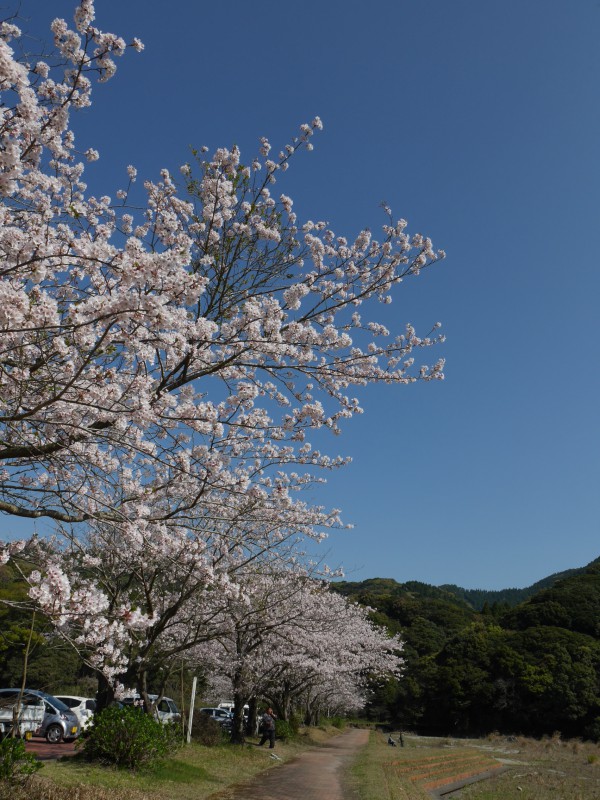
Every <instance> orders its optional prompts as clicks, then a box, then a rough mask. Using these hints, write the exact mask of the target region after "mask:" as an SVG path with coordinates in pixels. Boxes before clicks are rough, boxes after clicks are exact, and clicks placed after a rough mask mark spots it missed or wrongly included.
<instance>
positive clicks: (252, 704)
mask: <svg viewBox="0 0 600 800" xmlns="http://www.w3.org/2000/svg"><path fill="white" fill-rule="evenodd" d="M248 706H249V710H248V722H247V723H246V736H254V734H255V733H256V730H257V727H258V700H257V699H256V697H251V698H250V700H249V701H248Z"/></svg>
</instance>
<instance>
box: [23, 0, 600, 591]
mask: <svg viewBox="0 0 600 800" xmlns="http://www.w3.org/2000/svg"><path fill="white" fill-rule="evenodd" d="M71 7H72V2H70V1H69V2H67V0H52V2H50V3H38V2H33V0H24V2H23V4H22V14H23V15H24V16H25V15H27V14H28V13H30V14H31V15H33V16H32V17H31V24H30V25H29V28H30V29H31V30H34V29H37V30H40V29H41V26H42V24H44V25H46V23H48V22H49V21H50V20H51V18H52V17H54V16H58V15H61V16H69V18H71ZM97 12H98V13H97V24H98V26H99V27H100V28H103V29H105V30H110V31H115V32H118V33H121V34H122V35H123V36H125V38H128V39H131V38H132V37H133V36H138V37H139V38H141V39H142V40H143V41H144V43H145V45H146V50H145V51H144V52H143V53H142V54H141V55H136V54H135V53H133V52H132V53H130V54H128V55H127V56H126V57H125V58H124V59H122V60H121V61H120V63H119V71H118V75H117V77H116V78H115V79H114V80H113V81H111V82H110V83H109V84H107V85H106V86H100V87H98V89H97V90H96V92H95V100H96V102H95V105H94V106H93V107H92V109H91V110H89V111H86V112H85V114H80V115H79V118H78V120H77V123H76V131H77V132H78V140H77V141H78V144H79V145H80V147H81V148H82V149H85V148H86V147H89V146H92V147H96V148H97V149H98V150H100V152H101V156H102V158H101V160H100V161H99V162H97V164H94V165H91V166H90V168H89V170H88V173H87V177H88V182H89V183H90V185H91V186H92V187H93V188H94V190H95V191H100V190H102V191H107V192H108V193H110V192H114V189H115V187H116V186H117V185H120V184H121V182H122V181H121V176H122V175H123V171H124V169H125V167H126V165H127V164H130V163H132V164H135V165H136V166H137V167H138V168H139V170H140V172H141V174H142V176H149V177H152V176H155V175H156V174H157V172H158V170H159V169H160V168H161V167H162V166H167V167H170V168H176V167H177V165H179V164H180V163H182V162H184V161H185V160H187V157H188V147H189V145H196V146H199V145H202V144H206V145H208V146H209V147H210V148H211V150H212V149H213V148H215V147H217V146H221V145H230V144H232V143H234V142H235V143H237V144H239V145H240V147H241V148H242V155H243V156H244V155H245V156H246V158H249V157H250V155H253V154H254V152H255V149H256V142H257V140H258V138H259V137H260V136H261V135H266V136H268V137H269V139H270V140H271V141H272V143H273V146H274V148H275V149H276V150H277V148H278V146H279V145H282V144H284V143H285V142H287V141H288V140H289V138H290V136H291V135H293V133H294V132H295V130H296V128H297V126H298V125H299V124H300V123H302V122H304V121H309V120H310V119H312V117H314V116H315V115H316V114H318V115H320V116H321V117H322V119H323V121H324V124H325V131H324V133H323V134H321V135H319V136H318V137H317V138H316V139H315V151H314V152H313V153H311V154H308V153H307V154H303V155H302V156H301V158H300V159H299V160H297V161H296V163H295V164H294V165H293V168H291V169H290V170H289V172H288V173H287V175H286V177H285V182H283V183H281V184H280V186H281V190H282V191H285V192H286V193H287V194H290V195H291V196H292V197H293V198H294V199H295V203H296V210H297V211H298V212H299V215H300V217H301V218H311V219H326V220H328V221H329V222H330V224H331V226H332V227H333V228H334V230H336V232H337V233H338V234H347V235H349V236H351V235H353V234H355V233H356V232H357V231H358V230H359V229H360V228H361V227H363V226H365V225H367V226H369V227H371V228H372V229H373V230H375V229H376V228H377V227H378V226H379V225H380V223H381V222H382V221H383V220H382V217H381V212H380V210H379V203H380V202H381V201H382V200H386V201H387V202H388V203H389V204H390V205H391V206H392V208H393V210H394V212H395V214H397V215H398V216H404V217H405V218H406V219H408V221H409V223H410V230H411V231H417V230H418V231H421V232H423V233H425V234H427V235H430V236H431V237H432V238H433V241H434V244H435V245H436V246H437V247H443V248H444V249H445V250H446V251H447V252H448V258H447V260H446V261H445V262H443V263H442V264H441V265H440V266H439V267H438V268H435V269H434V270H432V271H430V272H429V273H428V274H424V275H423V276H422V277H421V278H419V280H417V281H414V282H412V283H411V284H410V285H408V284H404V285H403V287H402V289H403V291H402V292H401V294H400V296H399V297H398V299H397V301H396V302H395V303H394V304H393V305H392V306H391V307H389V314H388V316H387V322H388V325H389V326H392V327H393V326H397V327H398V328H400V327H403V326H404V324H405V323H406V322H407V321H411V322H413V323H414V324H416V325H417V328H418V329H419V330H421V331H422V332H423V333H425V332H426V331H427V330H428V329H429V326H430V325H431V324H433V323H434V322H436V321H438V320H440V321H441V322H442V323H443V326H444V328H443V329H444V331H445V333H446V335H447V343H446V345H444V346H443V348H441V349H440V350H439V352H436V357H437V356H438V355H443V356H444V357H445V358H446V376H447V377H446V380H445V382H443V383H436V384H428V385H419V386H413V387H395V388H389V387H381V388H377V389H375V390H371V391H368V392H367V393H365V394H364V396H363V397H362V400H363V405H364V407H365V409H366V413H365V415H364V416H363V417H362V418H359V419H357V420H355V421H353V422H352V423H350V424H349V425H348V426H347V428H346V430H345V434H344V436H343V437H341V438H339V439H336V440H335V441H332V442H331V446H330V448H329V449H330V451H331V452H343V453H345V454H349V455H351V456H353V458H354V462H353V464H352V466H351V467H350V468H347V469H346V470H345V471H343V472H340V473H338V474H336V475H334V476H331V478H330V481H329V484H328V487H327V488H326V489H325V490H323V491H322V493H321V494H315V495H314V499H315V501H318V502H322V503H323V504H326V505H335V506H341V507H342V508H343V509H344V517H345V519H346V520H347V521H348V522H353V523H354V525H355V528H354V530H353V531H350V532H343V533H338V534H333V535H332V537H331V539H330V541H329V543H328V548H329V554H328V560H329V561H330V562H331V563H333V564H334V565H335V564H338V563H343V564H344V566H345V567H346V570H347V574H348V578H349V579H351V580H361V579H363V578H367V577H372V576H381V577H392V578H395V579H396V580H399V581H405V580H422V581H425V582H427V583H432V584H440V583H457V584H460V585H463V586H466V587H471V588H475V587H481V588H488V589H495V588H503V587H508V586H526V585H528V584H530V583H532V582H534V581H536V580H538V579H540V578H542V577H544V576H546V575H548V574H550V573H552V572H556V571H560V570H563V569H566V568H569V567H575V566H582V565H584V564H586V563H588V562H589V561H591V560H592V559H594V558H596V557H597V556H599V555H600V546H599V545H600V543H599V539H598V526H599V520H600V513H599V512H600V491H599V490H598V478H599V475H600V470H599V466H600V464H599V461H600V456H599V452H600V449H599V430H598V400H599V388H600V381H599V377H598V348H599V338H598V324H597V320H598V311H597V306H598V299H599V289H600V272H599V269H600V265H599V255H598V254H599V251H600V247H599V244H600V242H599V224H598V223H599V214H600V191H599V177H600V162H599V158H598V153H599V142H600V47H599V45H598V42H599V41H600V3H599V2H597V0H502V2H500V0H486V1H485V2H482V0H451V1H450V0H393V1H392V0H388V1H387V2H382V0H371V2H369V3H365V2H364V1H363V2H357V0H344V1H343V2H342V0H336V2H331V1H330V2H327V0H321V2H316V0H304V2H303V3H299V4H298V3H282V2H281V1H280V0H253V2H244V1H243V0H230V2H227V3H224V2H220V3H219V2H217V3H208V2H202V1H201V0H199V1H198V2H195V1H192V0H187V2H186V1H185V0H179V2H176V3H165V2H162V0H160V1H159V0H127V1H126V2H123V0H119V1H118V2H117V0H98V2H97Z"/></svg>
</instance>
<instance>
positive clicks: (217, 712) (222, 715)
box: [200, 708, 233, 728]
mask: <svg viewBox="0 0 600 800" xmlns="http://www.w3.org/2000/svg"><path fill="white" fill-rule="evenodd" d="M200 713H201V714H206V716H207V717H210V718H211V719H214V721H215V722H218V723H219V725H221V726H222V727H223V728H231V725H232V722H233V720H232V716H231V714H230V713H229V711H227V710H226V709H225V708H201V709H200Z"/></svg>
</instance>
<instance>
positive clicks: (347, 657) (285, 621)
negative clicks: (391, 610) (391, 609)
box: [195, 571, 402, 742]
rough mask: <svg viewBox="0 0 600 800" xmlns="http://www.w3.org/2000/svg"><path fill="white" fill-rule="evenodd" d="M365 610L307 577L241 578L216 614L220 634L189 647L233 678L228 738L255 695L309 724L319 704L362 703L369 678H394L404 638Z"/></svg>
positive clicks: (239, 727)
mask: <svg viewBox="0 0 600 800" xmlns="http://www.w3.org/2000/svg"><path fill="white" fill-rule="evenodd" d="M368 612H369V609H367V608H364V607H360V606H357V605H355V604H353V603H350V602H348V601H347V600H346V599H345V598H343V597H342V596H341V595H339V594H336V593H334V592H332V591H331V590H330V589H329V586H328V584H327V583H325V582H323V581H316V580H313V579H310V578H309V577H307V576H306V575H301V574H296V575H295V576H292V575H291V574H289V573H287V574H269V573H265V572H261V571H258V572H255V573H254V574H253V575H252V576H246V580H245V582H244V588H243V589H242V590H241V592H240V594H239V595H238V596H237V597H236V598H230V600H229V602H228V603H227V606H226V608H225V609H223V611H222V612H220V613H219V615H218V616H219V618H220V620H221V622H220V628H221V630H220V632H219V633H218V634H217V635H215V636H214V637H213V638H212V639H211V640H210V641H209V642H207V643H206V644H204V645H200V646H199V647H198V648H197V649H196V651H195V657H196V658H197V659H198V660H199V662H200V663H203V664H204V665H205V667H206V668H208V669H209V670H210V671H211V672H212V673H215V674H217V675H219V676H225V677H227V678H228V679H229V681H230V683H231V686H232V694H233V698H234V703H235V709H234V730H233V739H234V741H238V742H239V741H243V733H244V731H243V708H244V705H245V704H246V703H249V702H251V701H252V700H253V699H254V698H258V697H265V698H268V699H269V701H270V702H271V704H272V705H273V707H274V708H276V710H277V712H278V715H279V716H280V717H281V718H282V719H289V718H290V716H291V714H292V711H293V710H294V709H300V710H301V713H302V714H303V716H304V717H305V719H306V720H307V721H308V722H314V720H315V719H318V716H319V713H320V712H321V711H322V710H323V709H325V708H328V709H330V710H331V709H336V710H342V709H343V710H348V709H355V708H359V707H361V706H363V705H364V701H365V698H364V695H363V694H362V693H361V692H363V691H364V690H365V689H366V687H367V685H368V684H369V682H371V681H373V680H375V679H377V678H381V677H383V676H389V675H399V673H400V670H401V666H402V658H401V655H400V653H401V650H402V642H401V641H400V639H399V637H389V636H388V635H387V633H386V632H385V631H384V630H382V629H381V628H378V627H377V626H375V625H374V624H373V623H371V622H370V621H369V619H368Z"/></svg>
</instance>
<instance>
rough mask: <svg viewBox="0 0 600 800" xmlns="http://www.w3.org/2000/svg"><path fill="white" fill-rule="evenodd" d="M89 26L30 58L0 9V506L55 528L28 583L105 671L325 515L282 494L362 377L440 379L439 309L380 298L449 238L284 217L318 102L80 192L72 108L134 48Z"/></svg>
mask: <svg viewBox="0 0 600 800" xmlns="http://www.w3.org/2000/svg"><path fill="white" fill-rule="evenodd" d="M94 20H95V8H94V3H93V2H92V0H82V1H81V2H80V3H79V5H78V6H77V8H76V10H75V25H74V28H71V27H69V25H68V24H67V22H66V21H64V20H61V19H57V20H55V21H54V22H53V23H52V32H53V36H54V45H55V53H54V54H52V55H51V56H49V57H46V58H45V59H44V60H32V59H27V58H22V57H18V56H17V55H16V53H15V47H14V43H15V42H17V43H18V41H19V38H20V36H21V32H20V30H19V29H18V27H17V26H16V25H15V24H14V23H13V22H12V21H9V20H7V21H5V22H4V23H2V25H1V27H0V80H1V83H0V90H1V91H2V102H3V106H2V116H1V118H0V195H1V197H2V204H1V206H0V462H1V463H0V511H1V512H3V513H4V514H8V515H16V516H20V517H26V518H39V517H45V518H47V519H49V520H53V521H54V522H55V523H57V524H58V527H57V535H56V539H55V540H54V541H52V542H50V543H46V544H44V545H43V546H41V545H39V544H38V545H37V552H38V554H40V555H42V556H43V559H42V563H41V566H40V569H39V570H38V571H37V572H34V573H33V574H32V576H31V578H30V580H31V582H32V598H33V599H34V600H35V601H36V603H38V604H39V606H40V607H41V608H42V609H43V610H44V611H45V612H46V613H48V614H49V615H50V616H51V617H52V618H53V619H55V621H56V622H57V625H59V627H60V628H61V629H63V630H64V631H65V632H66V635H68V636H69V637H70V638H71V639H72V641H73V642H75V643H77V644H78V646H81V647H83V648H84V649H87V652H88V653H89V657H90V658H91V659H92V661H93V663H95V665H96V666H97V668H98V669H99V670H102V671H103V672H104V674H105V675H106V676H107V677H108V678H110V679H111V680H112V679H113V678H115V676H116V675H117V674H118V673H119V671H123V669H128V668H129V667H128V665H130V660H129V659H130V657H129V656H127V655H126V654H127V653H130V654H133V653H135V657H136V658H138V657H140V646H142V645H140V642H143V641H146V639H148V638H150V639H151V638H152V636H151V635H150V633H149V632H150V631H151V630H155V632H156V634H157V636H156V639H155V641H158V639H160V638H161V637H162V638H163V639H164V638H165V637H164V636H163V634H164V632H165V630H166V629H167V628H169V627H170V626H172V625H175V621H176V620H182V621H185V620H186V619H187V618H186V614H187V613H188V611H186V609H187V608H188V604H190V603H192V599H193V598H194V597H195V596H197V595H198V593H199V592H202V591H203V590H204V589H205V588H207V587H208V588H210V587H211V586H214V584H215V581H216V580H218V581H224V580H227V578H225V577H224V576H230V575H231V574H232V573H233V572H234V571H236V570H238V569H239V568H240V566H241V565H243V564H244V563H246V562H248V561H252V560H255V559H257V558H259V557H260V556H261V555H262V554H265V553H272V552H274V551H275V550H277V549H278V548H284V549H285V547H287V546H288V544H289V542H290V541H291V540H292V539H295V538H297V537H309V538H313V539H316V540H318V539H320V538H321V537H322V536H323V534H324V532H325V531H326V530H327V529H328V528H332V527H335V526H338V525H339V524H340V519H339V512H338V511H337V510H335V509H333V510H326V509H325V508H323V507H309V506H307V505H306V504H305V503H303V502H302V501H301V500H300V499H298V496H297V494H296V493H297V492H298V491H299V490H301V489H303V488H305V487H306V486H308V485H310V484H311V483H313V482H314V481H315V480H320V478H319V477H318V473H319V471H321V470H328V469H332V468H335V467H338V466H341V465H343V464H344V463H345V462H346V459H345V458H344V457H342V456H338V455H335V456H329V455H327V454H325V453H323V452H321V451H320V450H319V449H316V448H315V447H313V446H312V444H311V442H310V441H309V439H308V435H309V433H310V432H311V431H315V430H318V429H323V428H325V429H329V430H331V431H332V432H334V433H339V432H340V430H341V423H342V421H343V420H344V419H347V418H350V417H352V416H353V415H354V414H357V413H360V412H361V411H362V409H361V407H360V405H359V402H358V400H357V398H356V397H355V396H354V392H355V391H356V390H357V389H359V388H361V387H365V386H368V385H369V384H372V383H380V382H384V383H390V384H406V383H412V382H414V381H416V380H423V381H429V380H437V379H441V378H442V377H443V371H442V370H443V362H442V361H441V360H438V361H436V362H435V363H434V364H433V365H432V366H427V365H416V366H415V355H416V353H417V352H418V351H420V350H423V349H425V348H428V347H429V346H431V345H433V344H435V343H437V342H439V341H440V340H441V338H442V337H441V336H440V335H439V334H438V332H437V328H438V327H439V325H438V323H436V324H435V325H434V326H433V328H432V331H430V333H429V334H427V335H426V336H419V335H417V332H416V331H415V329H414V328H413V326H412V325H411V324H406V325H405V327H404V329H403V330H402V332H399V331H398V332H394V333H390V331H388V330H387V328H386V327H385V326H384V325H382V324H381V323H379V322H378V321H377V320H376V319H375V318H374V316H373V315H375V308H376V307H377V304H378V303H379V302H381V303H389V302H391V299H392V295H393V293H394V292H395V291H396V290H397V289H398V288H399V287H400V284H401V283H402V281H403V280H405V279H407V278H409V277H414V276H418V275H419V273H420V272H421V271H422V270H423V269H424V268H426V267H429V266H430V265H432V264H434V263H435V262H436V261H438V260H439V259H440V258H442V257H443V255H444V254H443V251H436V250H434V248H433V245H432V242H431V240H430V239H429V238H427V237H426V236H423V235H421V234H414V235H409V234H408V233H407V230H406V228H407V224H406V222H405V221H404V220H403V219H395V218H394V217H393V216H392V213H391V211H390V210H389V209H385V217H384V224H383V226H382V233H381V236H380V238H379V239H376V238H374V237H373V236H372V234H371V233H370V231H368V230H366V229H365V230H363V231H361V232H360V233H359V234H358V236H356V237H353V238H350V239H348V238H346V237H343V236H338V235H337V234H335V233H334V232H333V231H332V230H331V229H330V228H329V226H328V225H327V224H326V223H325V222H319V221H317V222H313V221H310V220H309V221H305V222H300V221H298V219H297V216H296V214H295V212H294V210H293V201H292V199H291V198H290V197H289V196H288V195H286V194H283V193H281V192H279V191H275V188H274V187H275V184H276V182H277V181H278V180H280V178H282V176H283V174H284V173H285V172H286V171H287V169H288V167H289V165H290V164H291V163H292V161H293V159H294V158H295V157H296V156H297V155H298V152H299V151H300V150H310V149H312V139H313V135H314V134H315V133H316V132H318V131H319V130H320V129H321V128H322V123H321V120H320V119H319V118H318V117H315V119H314V120H313V121H312V122H311V123H310V124H304V125H302V126H301V128H300V131H299V134H298V136H296V137H294V138H293V139H292V140H291V141H290V142H289V143H288V144H286V145H285V146H284V147H283V148H282V149H281V150H280V151H279V153H278V154H277V155H271V145H270V143H269V141H268V140H267V139H266V138H263V139H262V140H261V142H260V152H259V154H258V155H257V156H256V157H254V158H253V159H251V160H250V161H248V162H244V161H243V160H242V156H241V153H240V151H239V149H238V148H237V147H231V148H224V147H223V148H219V149H217V150H216V151H215V152H214V153H213V155H212V156H210V157H208V156H207V152H208V151H207V150H206V149H205V148H202V149H201V150H199V151H198V152H197V153H196V154H195V157H194V159H193V163H189V164H188V163H186V164H184V165H183V166H182V168H181V173H180V177H179V178H178V179H177V180H176V179H175V178H174V176H172V175H171V174H170V173H169V172H168V171H167V170H163V171H162V172H161V174H160V177H159V179H157V180H156V181H151V180H146V181H144V184H143V186H144V192H145V197H146V200H145V205H144V207H143V208H142V209H141V210H140V209H139V208H138V209H134V208H133V207H132V204H131V203H130V201H129V196H130V192H131V191H132V185H133V183H134V182H135V181H136V179H137V171H136V169H135V167H133V166H129V167H128V168H127V171H126V179H125V180H124V184H123V186H121V187H117V188H116V191H115V192H114V196H113V197H108V196H101V197H97V196H95V195H94V194H93V193H92V192H90V191H89V190H88V187H87V185H86V183H85V182H84V172H85V160H87V161H93V160H96V159H97V158H98V157H99V154H98V153H97V151H96V150H94V149H93V148H92V147H87V148H86V149H85V150H83V149H78V148H77V146H76V138H75V133H74V128H73V124H72V116H73V114H72V112H75V111H77V110H78V109H81V108H87V107H89V106H90V105H91V92H92V85H93V82H94V80H97V81H99V82H100V83H103V82H105V81H107V80H108V79H110V78H112V76H113V74H114V72H115V70H116V66H115V58H117V57H119V56H121V55H122V54H123V53H124V52H125V50H126V49H127V47H128V45H127V44H126V43H125V42H124V40H123V39H121V38H120V37H118V36H116V35H114V34H109V33H104V32H102V31H100V30H99V29H98V28H96V27H95V25H94ZM129 46H130V47H131V48H132V49H134V50H141V49H142V48H143V45H142V43H141V42H139V40H133V42H131V44H130V45H129ZM19 546H20V545H16V544H15V543H11V544H5V545H3V546H2V547H0V561H2V560H4V561H5V560H7V559H8V558H10V557H11V556H12V555H14V553H15V551H16V550H17V549H18V548H19ZM126 559H128V560H129V563H128V566H129V567H130V569H129V570H128V571H127V570H124V569H123V565H124V562H125V560H126ZM173 565H177V568H176V569H173ZM170 569H171V570H172V571H171V575H172V582H173V584H172V585H173V586H177V588H178V589H180V590H181V591H180V593H179V594H177V593H175V594H173V592H170V590H169V587H168V586H167V585H166V583H165V581H166V578H165V576H166V575H167V574H169V570H170ZM159 575H160V578H159V577H158V576H159ZM186 575H187V576H194V577H193V580H192V579H191V577H190V578H189V580H188V579H187V578H186V577H185V576H186ZM125 576H127V577H125ZM182 576H183V577H182ZM159 587H160V591H159V590H158V589H159ZM192 587H193V588H192ZM167 597H171V598H173V597H175V599H174V600H173V602H172V603H171V605H168V603H167V602H166V601H165V598H167ZM140 598H142V600H140ZM157 598H159V599H158V600H157ZM159 607H160V609H162V611H160V610H159ZM86 620H87V622H86ZM90 620H93V624H92V623H91V622H90ZM181 624H182V625H183V624H184V622H181ZM203 635H204V634H203ZM188 644H189V645H190V646H192V644H195V641H193V640H191V641H190V642H189V643H188ZM182 646H183V645H182Z"/></svg>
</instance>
